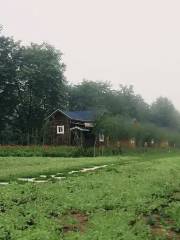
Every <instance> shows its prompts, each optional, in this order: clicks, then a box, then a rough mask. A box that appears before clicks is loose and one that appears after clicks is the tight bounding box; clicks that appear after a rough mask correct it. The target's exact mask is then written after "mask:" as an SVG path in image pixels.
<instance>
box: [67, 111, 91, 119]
mask: <svg viewBox="0 0 180 240" xmlns="http://www.w3.org/2000/svg"><path fill="white" fill-rule="evenodd" d="M64 113H65V115H67V116H68V117H69V118H71V119H72V120H80V121H94V120H95V117H96V116H95V113H94V112H93V111H73V112H64Z"/></svg>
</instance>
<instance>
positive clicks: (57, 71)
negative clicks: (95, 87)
mask: <svg viewBox="0 0 180 240" xmlns="http://www.w3.org/2000/svg"><path fill="white" fill-rule="evenodd" d="M61 56H62V54H61V52H59V51H57V50H56V49H55V48H54V47H52V46H51V45H48V44H46V43H43V44H41V45H37V44H31V46H29V47H24V48H23V51H22V64H21V65H20V68H19V71H18V74H17V76H16V84H17V88H18V89H19V91H18V100H19V103H18V105H17V107H16V110H17V116H18V117H17V119H16V127H17V128H19V129H21V131H22V133H23V134H24V135H26V136H27V143H28V144H29V143H32V142H33V137H34V139H37V136H40V135H41V134H40V131H41V129H42V125H43V121H44V119H45V117H46V116H47V115H48V114H49V113H51V112H52V111H53V110H55V109H57V108H61V109H63V108H65V106H66V91H65V88H66V80H65V77H64V70H65V65H64V64H63V63H62V59H61Z"/></svg>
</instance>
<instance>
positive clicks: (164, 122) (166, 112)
mask: <svg viewBox="0 0 180 240" xmlns="http://www.w3.org/2000/svg"><path fill="white" fill-rule="evenodd" d="M150 113H151V121H152V122H153V123H154V124H156V125H158V126H161V127H169V128H172V129H179V126H180V115H179V113H178V112H177V110H176V109H175V107H174V105H173V104H172V102H171V101H170V100H169V99H168V98H165V97H160V98H158V99H157V100H156V101H155V102H154V103H153V104H152V105H151V108H150Z"/></svg>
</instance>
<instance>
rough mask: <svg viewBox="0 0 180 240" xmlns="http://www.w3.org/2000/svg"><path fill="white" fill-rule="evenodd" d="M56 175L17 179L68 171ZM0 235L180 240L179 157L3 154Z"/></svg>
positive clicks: (6, 239) (11, 238)
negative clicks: (87, 169) (61, 177)
mask: <svg viewBox="0 0 180 240" xmlns="http://www.w3.org/2000/svg"><path fill="white" fill-rule="evenodd" d="M103 164H106V165H108V166H107V167H106V168H103V169H99V170H96V171H94V172H93V171H92V172H85V173H78V172H77V173H74V174H72V175H68V174H66V178H65V179H64V180H60V181H49V182H47V183H24V184H19V183H18V182H17V181H16V179H17V178H19V177H35V176H39V175H41V174H47V175H48V174H55V173H57V172H61V173H64V174H65V173H67V172H68V171H71V170H75V169H76V170H77V169H82V168H83V167H92V166H97V165H103ZM0 180H1V181H10V184H9V185H7V186H0V240H59V239H64V240H75V239H80V240H81V239H82V240H85V239H86V240H87V239H88V240H111V239H113V240H116V239H118V240H134V239H137V240H140V239H142V240H146V239H180V155H179V154H177V153H166V154H165V153H163V154H155V153H154V154H148V153H147V154H141V155H136V156H129V157H128V156H126V157H122V156H121V157H119V156H116V157H104V158H101V157H99V158H75V159H73V158H66V159H65V158H41V157H32V158H31V157H29V158H15V157H7V158H6V157H4V158H3V157H1V158H0Z"/></svg>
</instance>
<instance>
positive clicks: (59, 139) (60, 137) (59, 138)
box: [50, 112, 71, 145]
mask: <svg viewBox="0 0 180 240" xmlns="http://www.w3.org/2000/svg"><path fill="white" fill-rule="evenodd" d="M62 125H63V126H64V134H57V126H62ZM50 139H51V140H50V141H51V144H53V145H70V144H71V132H70V119H69V118H68V117H66V116H65V115H64V114H62V113H60V112H57V113H55V114H54V115H53V116H52V117H51V119H50Z"/></svg>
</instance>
